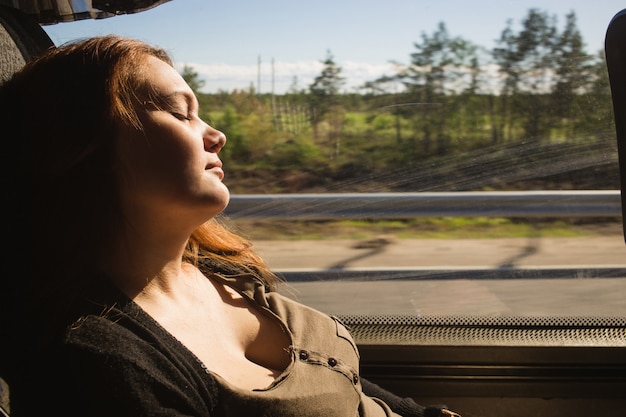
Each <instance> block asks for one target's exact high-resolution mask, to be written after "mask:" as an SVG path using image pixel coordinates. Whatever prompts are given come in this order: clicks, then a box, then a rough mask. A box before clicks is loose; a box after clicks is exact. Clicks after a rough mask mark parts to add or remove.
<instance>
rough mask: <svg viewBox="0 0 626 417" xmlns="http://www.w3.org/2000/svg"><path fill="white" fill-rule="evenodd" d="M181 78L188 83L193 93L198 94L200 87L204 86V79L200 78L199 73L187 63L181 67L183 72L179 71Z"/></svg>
mask: <svg viewBox="0 0 626 417" xmlns="http://www.w3.org/2000/svg"><path fill="white" fill-rule="evenodd" d="M181 76H182V77H183V80H185V82H186V83H187V84H188V85H189V87H190V88H191V90H192V91H193V92H194V94H195V95H198V93H199V92H200V89H201V88H202V87H204V84H205V82H204V80H201V79H200V75H199V74H198V73H197V72H196V71H195V70H194V69H193V67H191V66H189V65H185V66H184V67H183V72H182V73H181Z"/></svg>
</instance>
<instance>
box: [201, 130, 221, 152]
mask: <svg viewBox="0 0 626 417" xmlns="http://www.w3.org/2000/svg"><path fill="white" fill-rule="evenodd" d="M203 140H204V149H206V150H207V151H208V152H212V153H220V151H221V150H222V148H223V147H224V145H225V144H226V135H225V134H224V133H222V132H220V131H219V130H217V129H215V128H213V127H211V126H209V125H208V124H207V125H206V129H205V132H204V137H203Z"/></svg>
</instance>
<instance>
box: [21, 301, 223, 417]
mask: <svg viewBox="0 0 626 417" xmlns="http://www.w3.org/2000/svg"><path fill="white" fill-rule="evenodd" d="M136 313H137V312H133V310H132V309H130V310H129V309H120V308H114V309H111V310H109V311H107V313H106V314H102V315H95V314H94V315H92V314H90V315H85V316H83V317H81V319H80V320H78V321H76V322H75V323H74V324H73V325H71V326H70V327H69V328H68V329H67V332H66V335H65V337H64V338H63V340H61V341H60V342H59V343H57V344H56V345H54V346H53V347H52V348H51V349H49V350H47V351H46V352H45V354H43V355H42V356H41V357H38V358H32V361H31V363H30V364H29V369H28V371H27V372H26V374H27V375H28V379H27V380H23V383H22V384H21V386H20V388H21V390H22V393H23V394H24V393H27V394H28V395H29V396H32V397H33V398H39V399H42V401H38V402H39V404H35V403H30V404H29V403H28V402H27V401H22V404H21V405H23V406H24V407H25V408H26V409H29V408H33V407H35V408H37V407H41V406H43V405H45V406H46V408H47V409H48V408H49V407H51V406H52V407H53V408H59V409H62V410H63V412H62V414H64V415H68V416H78V415H93V416H105V415H117V416H126V415H129V416H130V415H133V416H166V415H167V416H169V415H176V416H185V415H207V416H209V415H211V409H212V408H213V407H214V405H215V402H216V401H217V386H216V384H215V381H214V380H213V378H212V377H211V376H210V375H209V374H208V373H207V372H205V371H204V369H203V368H202V367H201V366H200V365H199V363H198V362H197V361H196V360H195V357H193V355H191V354H190V353H189V352H187V351H185V350H184V349H181V347H180V346H177V345H176V343H174V341H173V340H170V339H168V338H167V337H164V331H162V330H161V329H159V328H158V326H156V325H155V324H153V323H150V321H149V320H148V319H147V318H146V317H142V316H141V315H140V314H139V315H138V314H136ZM43 399H45V400H43ZM25 403H26V404H25ZM168 410H169V411H168ZM173 410H175V411H176V412H175V413H173ZM38 411H40V410H38ZM163 413H165V414H163ZM168 413H169V414H168ZM28 415H35V414H32V413H29V414H28Z"/></svg>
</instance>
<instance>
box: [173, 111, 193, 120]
mask: <svg viewBox="0 0 626 417" xmlns="http://www.w3.org/2000/svg"><path fill="white" fill-rule="evenodd" d="M170 113H171V114H172V116H174V117H175V118H177V119H178V120H187V121H191V120H192V119H193V116H190V115H189V116H188V115H185V114H183V113H177V112H170Z"/></svg>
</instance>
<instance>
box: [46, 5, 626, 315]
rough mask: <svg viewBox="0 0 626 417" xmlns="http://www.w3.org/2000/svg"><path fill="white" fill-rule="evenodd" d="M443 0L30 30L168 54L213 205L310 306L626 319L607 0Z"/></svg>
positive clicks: (174, 8)
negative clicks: (195, 130) (214, 169)
mask: <svg viewBox="0 0 626 417" xmlns="http://www.w3.org/2000/svg"><path fill="white" fill-rule="evenodd" d="M450 3H451V2H439V3H435V2H429V3H428V4H422V5H418V4H415V3H411V2H406V1H393V2H391V3H385V4H384V7H382V6H381V5H374V4H373V3H366V4H362V3H359V2H321V3H320V2H317V3H315V5H311V4H306V5H305V4H302V3H293V2H273V3H272V4H271V5H268V4H261V3H254V2H244V3H242V4H239V3H232V4H231V3H226V2H223V3H205V2H202V1H200V0H196V1H192V0H187V1H185V2H182V1H170V2H165V3H163V4H162V5H159V6H158V7H155V8H153V9H150V10H146V11H144V12H142V13H137V14H129V15H121V16H117V17H115V18H112V19H85V20H82V19H81V20H78V21H76V22H72V23H71V24H70V23H58V24H47V25H45V26H44V29H45V31H46V32H47V33H48V35H49V36H50V37H51V39H52V40H53V41H54V42H55V43H56V44H60V43H63V42H66V41H69V40H72V39H76V38H81V37H85V36H89V35H96V34H104V33H110V32H114V33H119V34H123V35H128V36H134V37H138V38H141V39H145V40H148V41H151V42H154V43H156V44H158V45H160V46H163V47H165V48H166V49H168V50H169V51H170V52H171V53H172V54H173V56H174V58H175V59H176V62H177V65H178V69H179V70H180V71H181V72H182V73H184V74H185V76H186V77H187V79H188V80H189V81H191V83H192V85H193V86H194V88H195V90H196V92H197V94H198V96H199V97H200V101H201V104H202V110H203V117H205V119H206V120H207V121H210V122H211V123H213V124H214V125H215V126H216V127H217V128H219V129H221V130H223V131H224V132H225V133H226V135H227V136H228V138H229V146H227V148H226V149H225V151H224V153H223V155H224V160H225V166H226V168H227V177H226V183H227V184H228V185H229V187H230V189H231V191H232V193H233V199H232V203H231V207H230V208H229V209H228V210H227V214H228V215H229V216H230V218H231V219H233V222H234V223H235V225H236V226H237V227H238V228H239V229H240V230H241V231H242V232H244V234H246V235H248V236H249V237H250V238H251V239H252V240H253V241H254V242H255V244H256V247H257V248H258V250H259V251H260V252H261V254H262V255H264V256H265V257H266V258H267V259H268V261H269V262H270V264H271V265H272V266H273V267H274V268H275V269H276V270H277V271H279V272H281V273H282V274H283V275H284V276H285V278H286V279H287V280H288V281H291V283H292V285H291V287H292V288H294V289H295V290H296V292H297V294H298V297H299V298H301V299H302V300H303V301H305V302H307V303H309V304H313V305H314V306H316V307H319V308H322V309H324V310H327V311H329V312H332V313H335V314H340V315H346V314H399V315H418V316H487V317H494V316H495V317H499V316H507V317H508V316H544V317H547V316H550V317H553V316H554V317H563V316H568V317H586V316H593V317H605V316H626V281H624V279H623V276H624V268H626V256H624V255H625V252H626V250H625V248H624V240H623V238H622V229H621V216H620V210H619V207H620V203H619V192H618V191H617V190H618V189H619V175H618V163H617V151H616V140H615V130H614V124H613V123H614V122H613V114H612V107H611V99H610V90H609V86H608V80H607V73H606V64H605V62H604V59H603V55H602V53H603V52H602V51H603V41H604V34H605V30H606V27H607V24H608V22H609V21H610V18H611V16H613V14H615V13H616V10H615V5H614V2H612V1H597V2H591V3H585V2H577V3H574V4H570V3H562V2H559V1H547V2H545V1H544V2H541V3H537V2H534V1H517V2H506V3H502V2H495V3H494V2H487V1H478V2H452V3H453V4H450ZM490 3H493V4H490ZM189 10H193V11H194V12H193V13H189ZM164 27H167V30H164V29H163V28H164ZM254 197H256V199H255V198H254ZM296 197H297V201H296V200H295V199H296ZM348 198H352V200H349V199H348ZM281 199H284V200H281ZM615 275H617V276H619V277H617V278H616V277H615ZM363 280H365V281H366V282H364V281H363ZM331 282H332V285H331V284H330V283H331ZM356 282H358V284H357V283H356Z"/></svg>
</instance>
